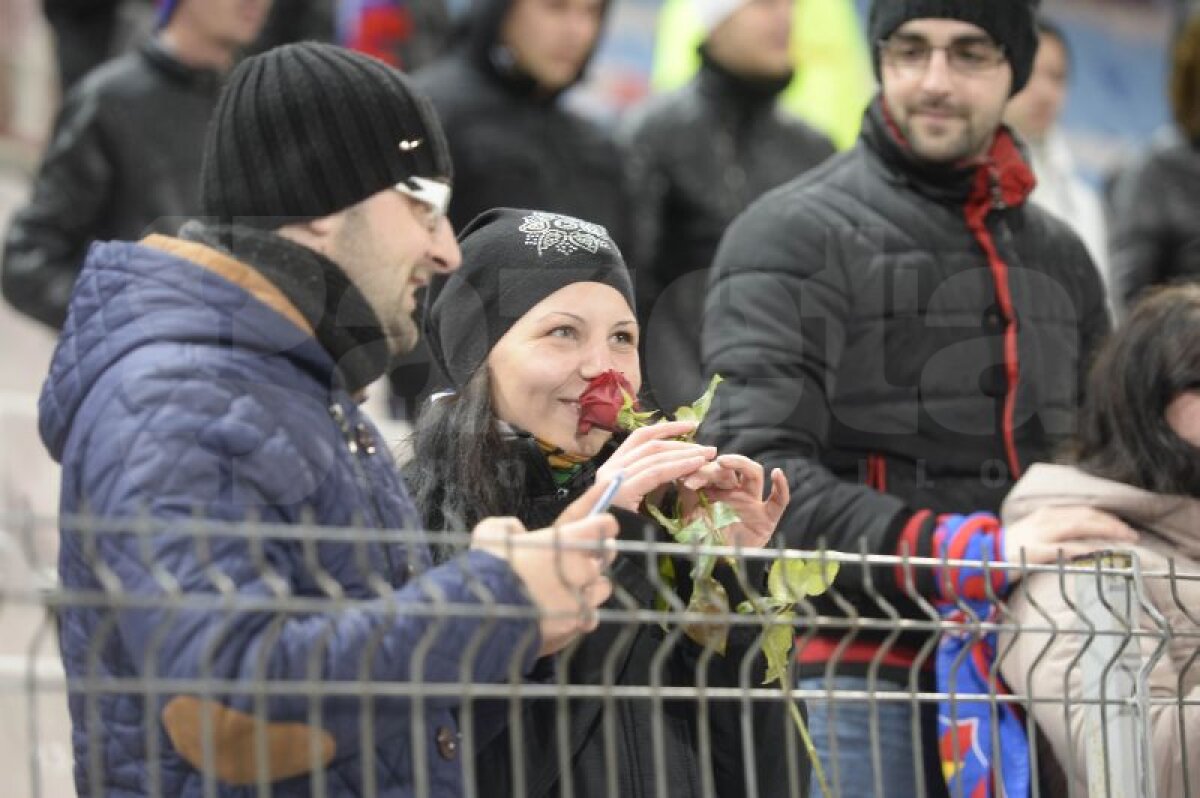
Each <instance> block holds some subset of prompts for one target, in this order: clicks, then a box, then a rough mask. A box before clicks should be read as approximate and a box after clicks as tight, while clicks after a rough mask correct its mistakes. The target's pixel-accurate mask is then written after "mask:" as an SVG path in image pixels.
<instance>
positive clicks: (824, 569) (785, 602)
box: [579, 371, 838, 797]
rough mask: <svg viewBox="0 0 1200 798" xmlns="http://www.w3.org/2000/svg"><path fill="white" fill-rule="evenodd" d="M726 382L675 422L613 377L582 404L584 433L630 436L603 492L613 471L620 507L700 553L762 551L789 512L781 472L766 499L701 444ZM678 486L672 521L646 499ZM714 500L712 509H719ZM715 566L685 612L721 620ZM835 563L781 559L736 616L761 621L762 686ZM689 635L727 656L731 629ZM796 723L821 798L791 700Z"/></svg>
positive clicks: (705, 570) (744, 472)
mask: <svg viewBox="0 0 1200 798" xmlns="http://www.w3.org/2000/svg"><path fill="white" fill-rule="evenodd" d="M720 383H721V377H720V376H719V375H717V376H714V377H713V379H712V381H711V383H710V384H709V386H708V390H706V391H705V392H704V394H703V395H702V396H701V397H700V398H699V399H697V400H696V401H695V402H694V403H693V404H692V405H690V406H687V407H681V408H679V409H678V410H677V411H676V412H675V420H674V421H665V422H657V423H655V422H654V421H653V419H654V416H655V415H656V414H655V413H648V412H641V411H639V410H638V407H637V400H636V399H635V398H634V397H633V395H632V389H631V387H630V385H629V383H628V382H627V381H626V380H625V378H624V377H623V376H622V375H621V374H620V373H619V372H616V371H608V372H605V373H604V374H601V375H599V376H598V377H596V378H595V379H594V380H592V382H591V383H590V384H589V386H588V389H587V390H586V391H584V394H583V396H581V397H580V420H579V432H580V434H586V433H587V432H589V431H590V430H591V429H592V427H593V426H599V427H601V428H603V429H609V430H614V431H615V430H616V429H618V428H619V429H624V430H626V431H628V432H629V436H628V437H627V438H626V439H625V441H624V442H622V444H621V445H620V446H619V447H618V448H617V450H616V451H615V452H614V453H613V454H612V456H611V457H610V458H609V459H608V461H607V462H606V463H605V464H604V466H602V467H601V468H600V470H599V471H598V472H597V475H596V478H597V484H603V483H606V482H608V481H609V480H611V479H612V478H613V476H614V475H615V474H617V473H623V474H624V475H625V483H624V484H623V485H622V486H621V488H620V489H619V490H618V491H617V498H616V499H614V502H613V503H614V504H616V505H617V506H619V507H623V508H624V509H627V510H636V509H637V508H638V507H639V506H644V508H645V510H646V512H647V513H648V514H649V515H651V516H652V517H653V518H654V519H655V520H657V521H658V522H659V523H660V524H662V525H663V526H664V527H665V528H666V529H667V530H668V531H669V532H671V535H672V537H673V538H674V539H675V540H676V542H679V543H689V544H694V545H697V546H701V547H703V546H710V545H729V544H732V545H735V546H748V547H751V548H761V547H763V546H765V545H766V544H767V543H768V542H769V541H770V539H771V537H772V535H773V534H774V532H775V528H776V526H777V525H778V524H779V520H780V519H781V518H782V516H783V513H784V511H785V510H786V509H787V505H788V501H789V499H790V493H789V489H788V483H787V479H786V477H785V476H784V474H783V472H782V471H781V470H779V469H778V468H776V469H774V470H773V471H772V472H771V493H770V495H769V496H768V498H767V499H766V500H765V501H764V500H763V498H762V491H763V470H762V466H760V465H759V464H758V463H756V462H754V461H753V460H750V459H749V458H747V457H743V456H741V455H721V456H719V457H718V456H717V451H716V448H715V447H711V446H700V445H698V444H696V443H695V436H696V430H697V429H698V428H699V426H700V423H701V422H702V421H703V420H704V416H705V415H706V414H707V412H708V409H709V407H710V406H711V405H712V401H713V398H714V396H715V395H716V390H717V386H718V385H720ZM671 483H675V484H676V486H677V491H676V494H677V498H676V502H675V507H674V513H673V515H672V516H668V515H667V514H666V513H665V512H663V510H662V509H661V508H660V507H659V506H658V505H657V503H656V502H655V501H652V500H650V499H649V498H648V497H651V496H652V495H653V493H654V492H655V491H656V489H658V488H660V487H661V486H664V485H668V484H671ZM714 500H715V501H714ZM664 560H665V562H664V563H663V564H662V567H663V576H664V577H672V578H673V575H674V566H673V562H672V561H671V560H670V558H664ZM715 566H716V558H715V557H713V556H711V555H701V556H700V557H699V560H698V562H697V564H696V567H695V568H694V569H693V570H692V574H691V576H692V581H693V585H694V588H693V591H692V598H691V601H690V602H689V604H688V608H687V611H688V613H697V612H698V613H707V614H721V615H724V614H726V613H727V612H728V609H729V600H728V597H727V596H726V593H725V589H724V587H723V586H722V585H721V583H720V582H718V581H717V580H716V579H715V578H713V576H712V572H713V569H714V567H715ZM837 571H838V564H837V563H836V562H825V561H824V558H821V559H820V560H818V561H816V562H810V561H806V560H799V559H786V560H777V561H776V562H774V563H773V564H772V566H771V569H770V573H769V576H768V580H767V581H768V589H767V593H768V595H767V596H765V597H757V598H755V599H752V600H750V601H745V602H743V603H742V604H741V605H739V606H738V608H737V609H738V612H739V613H758V614H761V615H763V616H764V618H765V621H764V630H765V636H764V638H763V654H764V656H765V657H766V659H767V674H766V678H765V680H764V682H763V683H764V684H770V683H771V682H774V681H779V682H781V683H782V681H783V679H785V678H786V676H787V668H788V659H789V654H790V651H791V646H792V635H793V631H792V625H793V622H794V620H795V611H794V607H795V602H796V601H797V600H798V599H800V598H803V597H805V596H815V595H819V594H821V593H823V592H825V590H827V589H828V587H829V586H830V585H831V584H832V583H833V580H834V578H835V577H836V575H837ZM686 631H687V633H688V635H689V636H690V637H692V638H693V639H694V640H696V642H698V643H700V644H702V645H705V646H711V647H712V648H713V649H715V650H716V651H717V652H718V653H720V654H724V653H725V644H726V639H727V636H728V631H729V630H728V625H727V624H726V625H722V624H699V625H692V626H689V627H688V629H687V630H686ZM788 705H789V709H790V712H791V715H792V720H793V722H794V723H795V725H796V729H797V731H798V732H799V734H800V738H801V740H802V741H803V743H804V747H805V749H806V750H807V752H808V756H809V759H810V761H811V762H812V765H813V770H814V773H815V774H816V777H817V782H818V785H819V786H820V789H821V793H822V795H824V796H826V797H828V796H829V795H830V793H829V786H828V784H827V783H826V780H825V774H824V771H823V769H822V767H821V761H820V759H819V757H818V756H817V752H816V748H815V747H814V746H813V742H812V738H811V736H810V735H809V733H808V728H807V726H806V725H805V723H804V718H803V716H802V715H801V714H800V710H799V708H798V707H797V706H796V702H795V701H788Z"/></svg>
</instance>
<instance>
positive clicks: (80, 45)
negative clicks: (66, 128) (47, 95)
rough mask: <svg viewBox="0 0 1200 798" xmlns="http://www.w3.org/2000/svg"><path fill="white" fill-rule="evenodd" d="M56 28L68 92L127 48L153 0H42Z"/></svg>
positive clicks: (60, 65)
mask: <svg viewBox="0 0 1200 798" xmlns="http://www.w3.org/2000/svg"><path fill="white" fill-rule="evenodd" d="M42 11H43V13H44V14H45V15H46V21H47V22H48V23H50V28H51V30H53V31H54V53H55V56H56V58H57V61H58V78H59V83H60V85H61V87H62V93H63V94H66V93H67V92H68V91H70V89H71V88H72V87H73V86H74V85H75V84H76V83H78V82H79V81H80V80H81V79H82V78H83V76H84V75H86V74H87V73H88V72H91V71H92V70H93V69H95V68H96V67H98V66H100V64H102V63H104V62H105V61H107V60H108V59H109V58H111V57H112V56H113V55H114V54H116V53H119V52H121V51H122V50H124V49H125V43H126V40H128V39H129V38H130V37H131V36H133V35H134V34H133V30H132V29H134V28H136V27H137V24H138V20H139V19H141V18H144V17H146V16H148V15H150V14H151V13H152V9H151V2H150V0H43V3H42Z"/></svg>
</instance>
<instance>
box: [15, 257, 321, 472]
mask: <svg viewBox="0 0 1200 798" xmlns="http://www.w3.org/2000/svg"><path fill="white" fill-rule="evenodd" d="M172 244H174V245H175V246H172ZM179 245H186V242H182V241H180V240H178V239H168V238H165V237H160V236H152V237H151V238H150V239H147V240H146V241H145V242H143V243H137V244H134V243H126V242H107V243H98V244H95V245H93V247H92V249H91V251H90V252H89V255H88V259H87V262H86V263H85V265H84V267H83V270H82V271H81V273H80V275H79V279H78V281H77V283H76V286H75V293H74V295H73V299H72V302H71V311H70V315H69V316H68V318H67V324H66V326H65V327H64V328H63V332H62V336H61V337H60V339H59V343H58V347H57V348H56V350H55V352H54V357H53V359H52V360H51V364H50V373H49V376H48V377H47V378H46V381H45V383H44V385H43V386H42V393H41V398H40V400H39V402H38V410H39V414H38V415H39V420H38V421H39V431H40V433H41V437H42V442H43V443H44V444H45V445H46V448H47V449H48V450H49V452H50V454H51V456H52V457H54V459H55V460H61V457H62V454H63V449H64V447H65V445H66V441H67V437H68V435H69V433H70V432H71V429H72V427H73V426H74V425H75V423H76V417H77V415H78V412H79V410H80V407H81V406H82V405H83V402H84V399H85V398H86V397H87V395H88V394H89V392H90V391H91V390H92V389H93V388H94V387H95V386H96V384H97V383H98V382H99V381H100V380H101V379H102V378H103V377H104V375H105V374H106V372H108V371H109V370H110V369H112V368H113V367H114V365H115V364H117V363H118V362H119V361H121V360H123V359H125V358H127V357H131V356H133V355H134V354H135V353H138V352H144V353H146V357H148V358H149V360H148V361H147V363H146V365H150V364H152V363H153V362H154V359H153V350H154V349H155V348H156V347H160V348H162V351H164V352H171V353H176V352H177V351H178V345H179V344H185V345H195V346H204V345H206V344H217V345H220V346H223V347H229V348H236V349H239V350H246V351H249V352H261V353H262V354H263V355H264V356H268V355H276V354H279V353H284V352H286V353H287V357H288V360H289V361H290V362H291V363H292V364H293V365H295V366H296V367H298V368H300V369H302V370H303V371H306V372H309V373H311V374H313V375H314V377H315V378H316V379H317V383H316V384H321V385H331V384H332V382H333V380H334V379H335V372H336V368H337V367H336V364H335V362H334V359H333V357H331V356H330V354H329V353H328V352H327V351H326V350H325V349H324V347H322V346H321V344H320V343H318V341H317V339H316V338H315V337H314V334H313V330H312V328H311V326H310V325H308V324H307V323H306V321H305V319H304V318H303V316H302V315H301V314H300V312H299V311H297V310H296V309H295V307H294V306H291V305H290V304H289V303H288V302H287V300H286V299H285V300H283V301H282V303H278V305H277V306H276V307H272V306H270V305H269V304H267V303H265V302H264V301H263V297H264V296H268V295H270V296H275V297H277V298H278V297H280V296H281V294H280V292H278V291H277V290H275V289H273V287H271V286H270V285H269V283H268V282H267V281H266V280H265V278H262V277H261V275H258V274H257V272H253V270H251V269H249V268H248V267H245V266H243V268H244V269H245V270H246V272H248V273H249V274H250V275H252V276H248V277H247V276H246V272H244V273H243V277H245V280H246V282H244V283H243V284H241V285H239V284H237V283H235V282H232V281H231V280H230V279H229V277H227V276H223V275H222V274H220V273H218V272H217V271H214V270H213V269H212V268H208V267H206V266H203V265H200V264H198V263H195V262H193V261H192V260H189V259H188V258H187V257H185V256H184V255H183V254H180V251H181V250H179ZM190 246H191V247H194V248H198V249H201V250H206V249H207V248H205V247H203V246H202V245H200V244H190ZM172 249H175V250H176V251H171V250H172ZM182 251H186V250H182ZM208 251H210V252H211V250H208ZM214 254H215V253H214ZM217 257H218V258H220V257H221V256H219V255H217ZM227 260H229V261H232V259H227ZM255 277H257V278H258V280H259V281H261V282H256V281H255Z"/></svg>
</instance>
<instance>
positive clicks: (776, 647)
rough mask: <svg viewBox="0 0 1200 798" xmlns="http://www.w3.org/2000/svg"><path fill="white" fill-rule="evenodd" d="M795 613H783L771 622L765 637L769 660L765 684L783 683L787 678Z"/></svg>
mask: <svg viewBox="0 0 1200 798" xmlns="http://www.w3.org/2000/svg"><path fill="white" fill-rule="evenodd" d="M795 617H796V614H795V613H794V612H790V611H789V612H781V613H779V614H778V615H776V616H775V617H774V618H773V619H771V621H770V625H769V626H768V627H767V631H766V633H765V634H764V635H763V655H764V656H765V657H766V658H767V675H766V678H764V679H763V684H771V683H772V682H782V681H783V679H784V677H786V676H787V667H788V657H789V655H790V654H791V653H792V635H793V630H792V621H793V620H794V619H795Z"/></svg>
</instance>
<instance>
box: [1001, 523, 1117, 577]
mask: <svg viewBox="0 0 1200 798" xmlns="http://www.w3.org/2000/svg"><path fill="white" fill-rule="evenodd" d="M1137 541H1138V534H1137V532H1135V531H1134V530H1133V528H1132V527H1130V526H1129V525H1128V524H1126V523H1125V522H1124V521H1122V520H1121V519H1119V518H1117V517H1116V516H1115V515H1109V514H1108V513H1105V512H1101V511H1100V510H1094V509H1092V508H1091V507H1040V508H1038V509H1037V510H1034V511H1033V512H1032V513H1030V514H1029V515H1027V516H1026V517H1024V518H1022V519H1021V520H1020V521H1017V522H1016V523H1013V524H1009V525H1008V526H1007V527H1005V528H1004V559H1005V560H1006V561H1007V562H1009V563H1011V564H1013V565H1020V563H1021V552H1022V551H1024V552H1025V562H1026V563H1028V564H1030V565H1047V564H1053V563H1056V562H1058V552H1059V550H1060V549H1061V550H1062V553H1063V557H1064V558H1065V559H1070V558H1072V557H1081V556H1083V555H1085V554H1092V553H1094V552H1097V551H1102V550H1104V549H1109V548H1114V547H1115V548H1119V547H1122V546H1133V545H1135V544H1136V543H1137ZM1021 576H1022V574H1021V573H1020V572H1019V571H1009V578H1010V579H1019V578H1020V577H1021Z"/></svg>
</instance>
